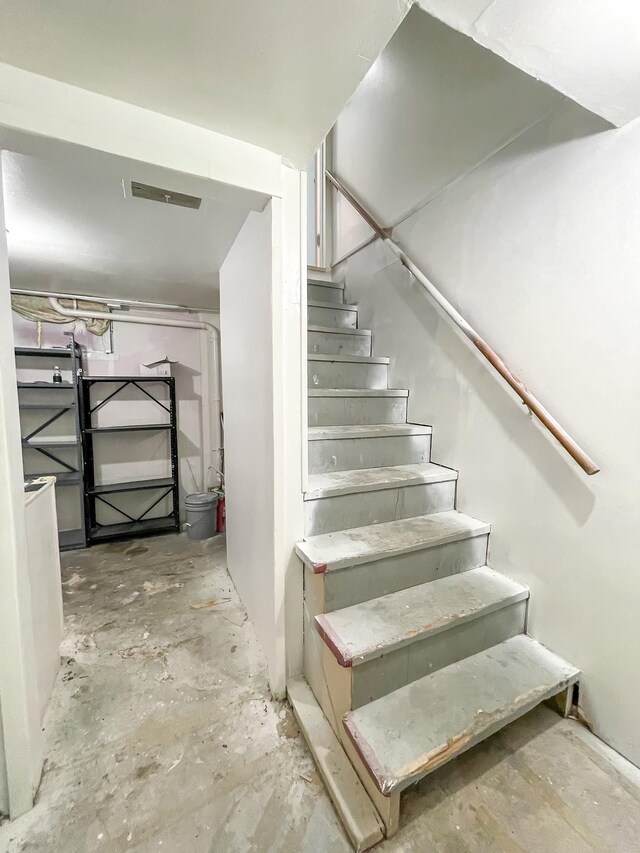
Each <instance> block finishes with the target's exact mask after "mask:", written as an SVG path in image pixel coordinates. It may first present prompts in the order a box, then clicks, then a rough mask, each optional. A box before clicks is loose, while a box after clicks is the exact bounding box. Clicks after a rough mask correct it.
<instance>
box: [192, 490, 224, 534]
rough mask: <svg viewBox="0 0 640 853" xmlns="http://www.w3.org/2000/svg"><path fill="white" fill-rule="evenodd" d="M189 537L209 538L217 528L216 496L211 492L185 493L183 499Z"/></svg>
mask: <svg viewBox="0 0 640 853" xmlns="http://www.w3.org/2000/svg"><path fill="white" fill-rule="evenodd" d="M184 508H185V514H186V517H187V532H188V534H189V539H209V538H210V537H211V536H215V534H216V531H217V529H218V496H217V495H216V494H212V493H211V492H200V493H198V494H195V495H187V496H186V498H185V499H184Z"/></svg>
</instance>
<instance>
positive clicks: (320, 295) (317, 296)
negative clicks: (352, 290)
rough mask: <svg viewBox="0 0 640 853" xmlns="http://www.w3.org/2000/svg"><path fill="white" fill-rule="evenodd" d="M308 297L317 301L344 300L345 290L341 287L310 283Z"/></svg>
mask: <svg viewBox="0 0 640 853" xmlns="http://www.w3.org/2000/svg"><path fill="white" fill-rule="evenodd" d="M307 299H312V300H314V301H316V302H344V290H343V289H342V288H339V287H324V286H323V285H321V284H308V285H307Z"/></svg>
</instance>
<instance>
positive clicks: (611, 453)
mask: <svg viewBox="0 0 640 853" xmlns="http://www.w3.org/2000/svg"><path fill="white" fill-rule="evenodd" d="M417 14H422V13H417ZM412 16H413V17H414V18H415V14H414V13H412ZM408 20H409V19H408ZM425 22H426V23H425ZM421 24H423V25H424V27H426V28H427V29H428V28H429V27H430V26H431V25H430V23H429V22H428V19H426V18H425V19H424V20H423V21H422V22H421ZM418 25H420V22H418V21H417V20H414V22H413V26H414V27H415V26H418ZM438 26H440V25H438ZM403 33H404V28H403V32H402V33H399V34H398V35H397V36H396V39H395V40H394V43H392V45H391V46H390V48H389V54H388V57H387V61H389V62H392V63H393V66H394V68H393V71H392V72H391V73H392V80H393V92H392V93H391V92H389V93H387V94H386V96H385V97H383V94H382V93H381V91H380V89H379V87H377V86H375V85H373V84H372V82H371V81H370V80H369V79H367V81H365V83H364V84H363V86H362V87H361V89H360V90H359V91H358V93H357V94H356V95H355V97H354V98H353V99H352V101H351V103H350V104H349V106H348V108H347V109H346V110H345V113H344V116H343V117H341V118H340V119H339V121H338V124H337V130H336V133H335V139H334V144H335V149H334V151H335V154H334V156H335V169H336V171H337V173H338V175H339V176H340V177H341V178H343V179H344V180H345V181H346V182H347V183H348V184H350V185H351V186H352V187H353V189H354V190H356V191H357V193H358V194H359V195H360V197H361V198H362V199H363V200H364V201H365V203H367V202H368V203H371V204H372V206H374V207H375V209H376V211H377V212H378V214H379V215H380V216H381V218H382V220H383V224H386V223H388V222H389V221H392V220H393V217H394V216H395V215H396V214H397V212H398V210H399V209H402V208H404V209H405V210H406V209H410V208H411V207H412V205H414V203H415V204H416V205H418V207H419V209H418V210H417V212H415V213H414V214H413V215H411V216H410V217H409V218H408V219H406V221H405V222H403V224H402V225H401V226H400V227H398V228H397V229H396V230H395V232H394V237H395V239H397V240H398V242H399V243H400V244H401V245H402V246H403V247H404V248H406V249H407V250H408V251H409V252H410V254H411V255H412V257H413V258H414V260H416V262H417V263H418V265H419V266H420V267H421V269H422V270H423V271H424V272H425V273H427V274H428V275H429V276H430V278H431V279H432V281H433V282H434V283H435V284H436V285H437V286H439V287H440V288H441V290H442V291H443V292H444V294H445V295H446V296H447V297H448V298H449V299H450V300H451V301H452V302H453V303H454V305H455V306H456V307H457V308H458V309H459V310H460V311H461V312H462V313H463V315H465V316H466V317H467V319H468V320H469V321H470V322H472V323H473V324H474V325H475V326H476V328H477V329H478V330H479V332H480V333H481V334H482V335H484V336H485V337H486V339H487V340H488V341H489V343H490V344H491V345H492V346H493V347H494V348H495V349H496V350H497V351H498V353H500V355H501V356H503V358H504V359H505V360H506V361H507V363H508V364H509V366H510V367H511V368H512V369H513V370H514V372H515V373H516V374H518V375H519V376H520V377H521V379H522V380H523V382H524V383H525V385H527V387H529V388H530V389H531V390H532V391H533V393H535V394H536V395H537V396H538V397H539V398H540V400H541V401H542V403H543V404H544V405H546V406H547V407H548V408H549V410H550V411H551V412H552V414H554V415H555V416H556V417H557V419H558V420H559V421H560V423H561V424H562V425H563V426H564V427H565V428H566V429H567V430H568V431H569V432H570V433H571V434H572V435H573V436H574V437H575V438H576V440H577V441H578V442H579V443H581V444H582V445H583V446H584V448H585V449H586V450H587V452H588V453H589V454H590V455H591V456H592V457H593V458H594V459H595V460H596V462H597V463H598V464H599V465H600V466H601V469H602V470H601V473H599V474H597V475H596V476H594V477H591V478H589V477H586V475H584V474H583V473H582V471H581V470H580V469H579V468H578V467H577V466H576V465H575V464H574V463H573V462H572V461H571V460H570V459H569V457H568V456H567V455H566V454H565V453H564V452H563V451H562V450H561V449H560V448H559V446H558V445H557V444H556V443H555V442H554V440H553V439H552V438H550V437H549V436H548V435H547V433H546V432H545V431H543V430H542V429H541V428H540V427H539V426H538V425H537V424H536V422H534V421H532V420H531V419H530V418H529V417H528V415H527V412H526V411H525V410H524V409H523V407H522V406H521V405H519V404H517V403H516V402H514V399H512V397H513V395H512V394H511V392H510V391H507V390H505V388H504V387H503V386H502V384H501V382H500V380H499V379H498V378H496V377H495V375H494V374H493V373H492V372H491V371H490V370H489V369H487V368H486V367H485V366H484V364H482V363H481V362H480V360H479V357H478V355H477V353H476V352H475V351H472V349H471V348H470V346H468V345H467V344H466V342H464V341H462V340H461V339H460V336H459V335H458V334H457V333H456V332H454V331H453V330H452V328H451V327H450V325H449V324H448V323H447V322H445V321H444V320H443V319H442V318H441V317H440V315H439V314H438V312H437V311H436V310H435V309H434V308H433V307H432V306H431V304H430V303H429V302H428V297H427V296H426V295H425V294H424V292H423V291H422V289H421V288H419V287H418V286H417V285H416V284H415V283H412V282H411V280H410V279H409V277H408V275H407V274H406V273H405V271H404V270H403V268H401V267H400V265H399V263H398V262H396V261H395V260H394V257H393V256H392V255H391V254H390V253H389V252H388V250H386V249H385V248H384V247H382V246H381V245H380V244H379V243H377V244H374V245H372V246H370V247H369V248H367V249H364V250H363V251H361V252H360V253H358V254H357V255H355V256H353V257H352V258H351V259H350V260H348V261H347V262H345V263H344V264H343V265H342V266H341V268H339V270H338V271H337V272H338V275H339V277H344V278H345V279H346V283H347V298H348V300H349V301H356V302H359V303H360V305H361V309H362V310H361V325H362V326H363V327H371V328H372V329H373V330H374V350H375V354H376V355H390V356H392V364H391V372H390V384H391V385H392V386H393V387H398V388H404V387H406V388H409V389H410V391H411V394H410V398H409V417H410V419H411V420H412V421H415V422H422V423H430V424H433V426H434V460H435V461H437V462H441V463H443V464H445V465H449V466H452V467H455V468H457V469H459V470H460V472H461V474H460V482H459V509H461V510H462V511H464V512H467V513H470V514H473V515H475V516H477V517H479V518H482V519H485V520H487V521H490V522H491V523H492V525H493V527H492V535H491V555H490V562H491V564H492V565H493V566H494V567H495V568H496V569H497V570H499V571H501V572H503V573H505V574H506V575H508V576H510V577H513V578H516V579H518V580H520V581H522V582H524V583H526V584H528V585H529V587H530V589H531V596H532V597H531V611H530V612H531V619H530V624H529V630H530V633H531V634H532V635H533V636H534V637H536V638H537V639H539V640H540V641H542V642H543V643H545V644H546V645H548V646H549V647H550V648H551V649H553V650H554V651H556V652H558V653H559V654H561V655H564V656H565V657H566V658H567V659H568V660H570V661H571V662H572V663H574V664H575V665H577V666H579V667H581V668H582V670H583V671H584V676H583V679H582V683H581V692H580V697H581V704H582V705H583V710H584V713H585V715H586V717H587V719H588V720H589V721H590V722H591V724H592V725H593V726H594V729H595V731H596V733H597V734H598V735H599V736H600V737H602V738H603V739H604V740H606V741H607V742H608V743H610V744H611V745H612V746H613V747H614V748H616V749H617V750H619V751H620V752H621V753H623V754H624V755H626V756H627V757H628V758H629V759H631V760H632V761H634V762H635V763H636V764H640V737H639V730H638V714H637V708H638V706H639V705H640V658H639V657H638V655H637V654H636V650H637V649H638V648H640V620H638V613H639V612H640V580H639V577H638V553H640V508H639V506H638V494H640V444H639V442H638V440H637V436H638V434H639V432H640V403H639V399H640V398H639V397H638V394H637V388H638V387H639V386H640V356H639V354H638V352H639V351H638V344H637V338H638V334H637V317H638V314H639V312H640V289H639V288H638V286H637V278H638V269H639V268H640V241H638V239H637V235H638V233H639V231H640V194H639V193H638V186H639V185H640V122H634V123H633V124H631V125H629V126H627V127H626V128H625V129H622V130H607V127H608V126H607V125H606V124H605V122H603V121H602V120H601V119H598V118H596V117H595V116H593V115H592V114H590V113H587V112H586V111H584V110H582V109H581V108H580V107H578V106H576V105H574V104H572V103H570V102H568V101H567V102H565V103H559V104H556V108H555V110H554V111H553V112H551V113H549V114H547V115H546V116H544V117H543V118H542V119H541V120H540V121H539V122H538V123H537V124H535V126H533V127H530V125H531V121H530V119H531V118H532V117H535V116H536V115H538V113H539V101H540V98H544V97H546V95H547V94H548V93H545V90H543V89H540V91H539V92H536V91H533V92H532V91H531V85H533V84H531V81H528V82H527V86H526V87H520V82H522V81H521V80H520V82H518V81H519V79H520V78H519V75H518V72H516V71H514V70H513V69H512V68H510V67H509V66H508V65H506V64H504V65H503V66H502V68H495V69H494V72H495V74H487V73H485V72H486V69H487V68H488V67H489V66H488V64H487V62H488V60H487V54H484V53H483V51H482V49H481V48H480V47H478V46H477V45H475V44H474V43H473V42H472V41H470V40H469V41H467V42H465V41H461V40H460V37H459V36H456V37H455V39H454V38H451V39H450V47H451V51H452V52H451V54H447V55H444V56H443V55H439V57H438V63H442V64H441V65H438V67H436V68H434V67H433V66H432V64H431V63H432V60H433V55H432V54H431V52H430V51H427V50H421V49H420V44H419V43H415V40H414V39H413V33H410V34H406V39H404V40H403ZM454 47H455V51H454ZM391 48H393V51H392V50H391ZM389 57H391V58H389ZM489 59H490V61H491V62H494V61H495V58H493V57H489ZM451 64H454V65H458V66H459V67H460V68H464V69H466V74H465V80H464V85H461V86H452V85H451V78H450V74H449V71H448V69H449V67H450V65H451ZM438 68H440V70H441V73H437V72H438ZM374 72H375V67H374ZM372 73H373V72H372ZM514 75H515V76H514ZM507 78H508V79H507ZM509 81H510V82H509ZM509 86H512V87H513V89H512V97H511V98H510V99H509V100H507V101H505V97H504V92H505V87H506V88H507V89H508V87H509ZM391 94H393V96H394V98H395V99H397V105H396V106H394V109H393V110H390V108H389V103H390V102H391ZM476 98H477V99H480V100H481V101H482V104H483V108H482V110H481V111H480V112H478V113H476V114H474V115H473V120H472V121H469V123H467V124H465V126H464V136H465V140H466V142H465V151H466V156H465V158H460V159H459V160H457V161H456V162H455V163H454V164H452V162H451V161H452V157H448V158H445V159H444V160H443V158H442V155H441V150H440V146H438V150H436V152H435V155H436V158H437V159H438V161H439V162H442V163H444V165H443V166H442V167H441V168H440V169H439V171H438V174H437V175H436V176H435V178H433V177H432V176H431V175H430V171H429V170H430V168H431V164H432V162H433V156H432V155H433V143H432V139H433V137H434V134H435V138H436V139H437V140H439V139H440V130H439V128H440V127H441V122H442V121H444V122H446V121H447V115H449V116H450V115H451V114H453V115H456V114H458V115H460V114H462V113H463V114H465V115H468V114H467V113H466V111H465V110H464V104H466V103H473V102H474V101H475V99H476ZM434 104H435V105H436V107H437V108H436V107H434ZM516 110H517V111H518V114H516ZM527 112H529V115H527ZM445 113H446V114H445ZM505 114H506V115H507V116H508V115H513V116H514V120H515V121H516V127H517V123H519V125H520V128H521V130H522V133H521V135H520V136H518V137H517V138H516V139H515V141H513V142H512V143H511V144H510V145H508V146H506V147H503V148H502V150H500V151H498V152H497V153H495V154H494V155H493V156H490V157H489V158H487V156H486V155H487V148H488V146H487V145H485V144H479V141H482V140H484V139H486V138H487V134H488V133H489V130H490V129H491V128H493V129H495V128H496V127H498V126H499V125H500V124H502V123H504V120H505ZM432 125H433V133H432V132H431V127H432ZM383 126H387V127H388V128H390V130H389V132H388V134H387V139H386V142H385V145H384V146H382V145H372V144H371V140H372V129H373V128H374V127H383ZM527 127H529V128H530V129H527ZM347 131H348V132H347ZM418 131H419V132H418ZM513 131H514V126H513V125H512V127H511V129H510V131H509V132H510V134H512V135H517V133H516V134H514V133H513ZM448 134H449V135H448V137H447V138H450V139H451V150H452V151H454V152H455V150H456V149H458V147H459V140H457V139H456V138H455V127H449V128H448ZM476 143H477V144H476ZM443 144H444V147H446V139H445V140H444V143H443ZM394 147H396V149H397V151H398V152H399V156H397V157H395V158H394V160H393V162H394V168H395V172H394V173H393V178H394V179H395V180H396V181H397V184H398V186H400V187H404V188H405V191H404V195H403V196H402V198H401V199H400V201H398V198H397V192H395V191H393V190H392V185H391V178H392V173H391V171H390V154H389V153H388V152H391V151H392V150H393V148H394ZM474 147H475V154H474ZM365 153H366V154H367V156H366V157H365V156H364V154H365ZM474 158H475V160H476V166H475V168H473V169H471V170H469V164H470V163H471V162H472V161H473V159H474ZM367 161H368V162H367ZM363 163H364V165H363ZM451 165H452V168H451V169H450V168H449V166H451ZM456 172H457V173H458V174H457V177H455V179H453V180H452V177H453V176H454V175H455V173H456ZM452 173H453V175H452ZM439 180H440V181H441V182H442V183H443V184H446V187H445V188H444V189H442V191H441V192H439V193H437V194H432V188H433V187H434V186H435V185H437V184H438V181H439ZM406 188H408V189H406ZM425 198H427V199H428V202H427V203H426V204H423V205H422V206H420V203H421V200H422V199H425ZM338 240H339V243H340V245H341V247H342V249H343V250H345V249H346V248H348V246H349V244H350V242H351V241H354V235H353V234H350V233H348V230H347V229H343V230H342V232H341V233H338Z"/></svg>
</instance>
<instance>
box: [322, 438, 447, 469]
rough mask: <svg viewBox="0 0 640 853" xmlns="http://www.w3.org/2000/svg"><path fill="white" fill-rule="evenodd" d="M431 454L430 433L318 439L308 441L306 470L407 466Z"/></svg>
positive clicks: (427, 458) (423, 459) (422, 460)
mask: <svg viewBox="0 0 640 853" xmlns="http://www.w3.org/2000/svg"><path fill="white" fill-rule="evenodd" d="M430 456H431V436H430V435H406V436H404V435H403V436H393V437H385V438H339V439H321V440H319V441H310V442H309V473H310V474H326V473H328V472H329V471H350V470H352V469H360V468H380V467H384V466H386V465H409V464H411V463H412V462H428V461H429V459H430Z"/></svg>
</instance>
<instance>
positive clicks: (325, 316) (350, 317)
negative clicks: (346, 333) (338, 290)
mask: <svg viewBox="0 0 640 853" xmlns="http://www.w3.org/2000/svg"><path fill="white" fill-rule="evenodd" d="M307 322H308V323H310V324H311V325H317V326H330V327H331V328H336V329H355V328H356V326H357V325H358V309H357V306H356V305H348V304H347V303H338V302H331V301H329V302H327V301H326V300H323V301H320V300H317V299H309V300H308V301H307Z"/></svg>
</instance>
